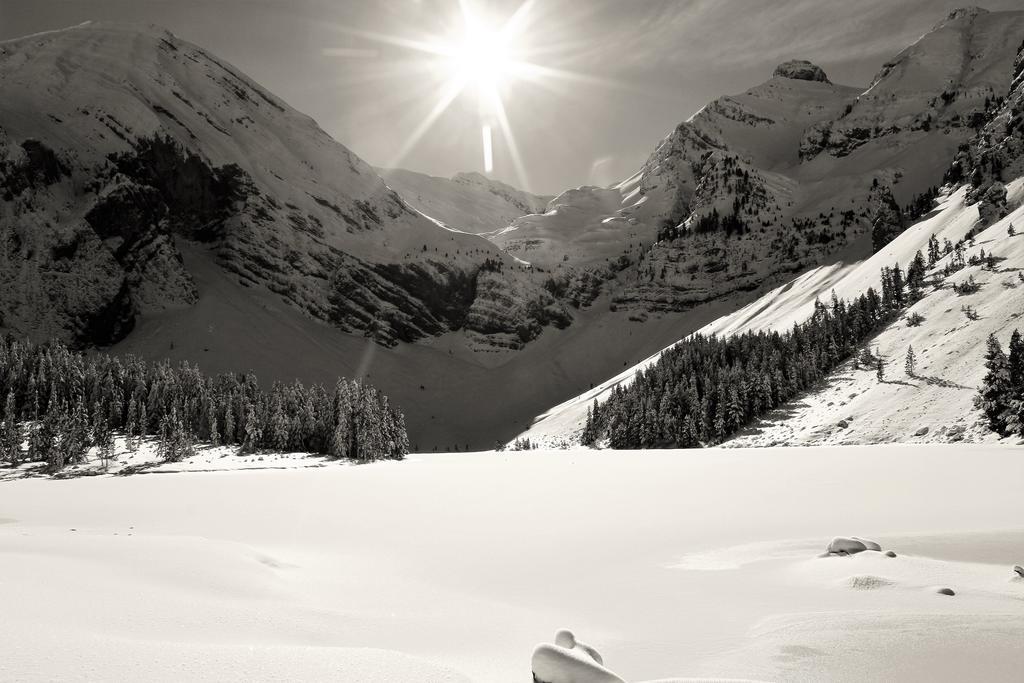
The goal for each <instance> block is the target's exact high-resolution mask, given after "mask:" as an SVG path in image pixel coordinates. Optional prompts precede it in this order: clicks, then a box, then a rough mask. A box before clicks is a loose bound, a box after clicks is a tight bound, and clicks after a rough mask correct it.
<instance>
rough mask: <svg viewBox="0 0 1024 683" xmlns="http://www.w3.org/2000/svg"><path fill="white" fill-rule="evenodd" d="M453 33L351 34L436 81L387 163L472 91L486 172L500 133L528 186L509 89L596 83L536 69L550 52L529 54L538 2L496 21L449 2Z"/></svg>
mask: <svg viewBox="0 0 1024 683" xmlns="http://www.w3.org/2000/svg"><path fill="white" fill-rule="evenodd" d="M451 2H452V8H453V10H454V12H453V13H452V15H451V19H452V20H453V21H452V22H451V26H452V30H451V31H450V32H447V33H446V34H443V35H428V36H425V37H422V36H421V37H410V36H402V35H390V34H381V33H374V32H367V31H356V30H353V31H349V30H347V29H345V28H344V27H335V28H336V29H338V30H340V31H342V32H346V33H349V32H350V33H352V34H353V35H356V36H359V37H361V38H363V39H366V40H370V41H374V42H379V43H384V44H387V45H390V46H392V47H397V48H400V49H402V50H406V51H409V52H412V53H414V54H415V55H417V59H416V60H415V61H414V65H413V66H411V67H410V68H412V69H415V70H416V71H417V72H421V67H424V66H426V67H428V68H429V70H430V71H432V72H433V73H434V75H435V76H436V77H437V83H436V86H435V87H434V88H433V91H434V92H435V93H436V102H435V103H434V105H433V107H432V108H431V109H430V111H429V112H428V113H427V114H426V116H424V118H423V119H422V120H421V121H420V122H419V124H418V125H417V127H416V128H415V130H413V132H412V133H411V134H410V135H409V137H408V138H407V139H406V140H405V141H404V143H403V144H402V146H401V148H400V149H399V151H398V154H397V155H396V156H395V158H394V159H392V160H391V162H390V163H389V164H388V165H389V166H391V167H397V166H399V164H400V163H401V160H402V159H403V158H404V157H405V155H406V154H408V152H409V151H410V150H412V148H413V147H415V146H416V145H417V144H418V143H419V141H420V140H422V139H423V137H424V136H425V135H427V133H428V132H429V131H430V129H431V128H432V127H433V125H434V124H435V123H436V122H437V120H438V119H439V118H440V117H441V116H442V115H443V114H444V113H445V112H446V111H447V110H448V109H449V108H450V107H451V105H452V103H454V102H455V101H456V99H457V98H459V96H460V95H463V94H464V93H466V92H473V91H475V93H476V95H477V98H478V101H479V124H478V125H479V127H478V128H477V130H478V131H479V133H480V135H481V137H480V138H478V139H480V140H481V143H482V144H481V151H482V157H483V168H484V171H485V172H487V173H490V172H491V171H492V170H493V169H494V151H495V148H494V144H493V140H492V131H496V132H498V133H500V134H501V136H502V138H503V140H504V143H505V144H504V148H503V149H504V150H505V151H507V153H508V155H509V160H510V161H511V162H512V166H513V167H514V169H515V172H516V175H517V176H518V179H519V183H520V186H522V187H528V186H529V179H528V178H527V175H526V169H525V167H524V165H523V160H522V157H521V155H520V153H519V147H518V145H517V144H516V140H515V135H514V133H513V130H512V124H511V122H510V121H509V117H508V114H507V112H506V108H505V102H504V98H505V97H507V96H508V94H509V89H510V87H511V86H512V85H514V84H518V83H519V82H529V83H532V84H535V85H544V86H545V87H548V88H550V83H549V82H550V81H570V82H574V83H584V84H585V83H591V84H593V83H596V82H598V79H596V78H594V77H592V76H588V75H583V74H578V73H574V72H571V71H565V70H563V69H559V68H553V67H551V66H545V65H541V64H538V63H537V62H536V61H535V59H534V57H535V56H537V55H538V54H541V53H545V52H546V53H550V49H548V50H542V51H539V52H538V51H537V50H536V49H535V48H534V49H531V48H530V44H531V43H532V42H533V41H532V40H530V39H529V38H530V37H531V36H532V35H533V34H534V33H535V32H536V29H537V27H538V26H539V24H538V23H537V17H535V15H534V12H533V10H534V7H535V5H536V4H538V3H540V2H542V0H523V1H522V2H521V4H519V5H518V8H517V9H516V10H515V11H514V12H513V13H512V14H511V15H510V16H507V17H502V18H497V17H494V16H492V15H487V14H484V13H482V12H479V11H478V8H477V6H476V2H475V0H451Z"/></svg>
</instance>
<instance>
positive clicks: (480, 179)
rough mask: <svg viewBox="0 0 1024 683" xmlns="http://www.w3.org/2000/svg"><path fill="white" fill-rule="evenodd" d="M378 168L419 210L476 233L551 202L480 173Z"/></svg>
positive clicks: (495, 228)
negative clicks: (435, 173)
mask: <svg viewBox="0 0 1024 683" xmlns="http://www.w3.org/2000/svg"><path fill="white" fill-rule="evenodd" d="M377 170H378V172H379V173H380V175H381V177H383V178H384V180H385V181H386V182H387V184H388V185H389V186H390V187H391V189H393V190H394V191H395V192H397V193H398V194H400V195H401V196H402V199H404V200H405V201H406V202H408V203H409V205H410V206H411V207H413V208H414V209H416V210H417V211H420V212H421V213H425V214H426V215H428V216H430V217H431V218H433V219H435V220H438V221H441V222H442V223H444V224H445V225H446V226H447V227H449V228H451V229H453V230H461V231H463V232H470V233H473V234H475V235H479V234H483V233H490V232H496V231H499V230H503V229H504V228H505V227H506V226H508V225H509V224H510V223H511V222H512V221H514V220H515V219H517V218H519V217H520V216H525V215H527V214H533V213H543V212H544V207H545V206H547V203H548V202H549V201H551V197H539V196H537V195H533V194H530V193H529V192H524V191H523V190H517V189H516V188H514V187H512V186H511V185H506V184H505V183H502V182H499V181H497V180H493V179H491V178H488V177H486V176H483V175H480V174H479V173H457V174H456V175H454V176H452V177H451V178H437V177H435V176H429V175H426V174H423V173H416V172H415V171H407V170H404V169H398V168H396V169H377Z"/></svg>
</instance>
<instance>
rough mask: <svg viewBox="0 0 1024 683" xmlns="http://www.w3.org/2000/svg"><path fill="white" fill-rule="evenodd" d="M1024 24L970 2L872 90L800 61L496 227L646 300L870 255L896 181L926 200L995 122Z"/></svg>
mask: <svg viewBox="0 0 1024 683" xmlns="http://www.w3.org/2000/svg"><path fill="white" fill-rule="evenodd" d="M1022 39H1024V12H994V13H990V12H986V11H984V10H979V9H969V10H958V11H955V12H953V13H951V14H950V15H949V16H948V17H947V18H946V19H945V20H944V21H943V22H941V23H940V24H939V25H937V26H936V27H935V28H934V30H933V31H931V32H929V33H928V34H926V35H925V36H923V37H922V38H921V39H920V40H918V41H917V42H916V43H915V44H914V45H912V46H911V47H909V48H907V49H906V50H904V51H902V52H901V53H900V54H899V55H897V56H896V57H895V58H893V59H892V60H890V61H889V62H887V63H886V64H885V65H884V66H883V68H882V69H881V70H880V71H879V73H878V75H877V76H876V77H875V79H874V81H873V83H872V85H871V86H870V87H869V88H868V89H866V90H865V89H861V88H851V87H846V86H840V85H835V84H833V83H831V82H830V80H829V79H828V76H827V75H826V74H825V73H824V71H823V70H821V69H820V68H819V67H816V66H815V65H814V64H812V63H810V62H807V61H804V60H793V61H789V62H785V63H783V64H780V65H779V67H778V68H777V69H776V70H775V72H774V75H773V77H772V78H771V79H770V80H769V81H767V82H765V83H764V84H762V85H760V86H756V87H754V88H752V89H750V90H748V91H747V92H745V93H742V94H740V95H735V96H726V97H722V98H719V99H718V100H716V101H714V102H712V103H710V104H709V105H707V106H706V107H704V108H703V109H702V110H701V111H699V112H698V113H697V114H695V115H694V116H692V117H691V118H690V119H689V120H688V121H686V122H684V123H682V124H680V125H679V126H678V127H677V128H676V129H675V130H674V131H673V132H672V133H671V134H669V135H668V136H667V137H666V138H665V139H664V140H663V141H662V143H661V144H660V145H659V146H658V148H657V149H656V150H655V152H654V153H653V154H652V155H651V157H650V158H649V159H648V161H647V162H646V163H645V164H644V166H643V167H642V168H641V169H640V171H639V172H638V173H637V174H635V175H634V176H633V177H632V178H629V179H627V180H625V181H623V182H622V183H620V184H619V185H617V186H615V187H612V188H607V189H604V188H579V189H578V190H572V191H570V192H567V193H564V194H563V195H561V196H560V197H558V198H556V199H555V200H554V201H553V202H552V204H551V205H550V206H549V211H548V212H547V213H546V214H544V215H541V216H525V217H522V218H520V219H517V220H516V221H515V222H514V223H513V224H512V225H511V226H509V228H507V229H506V230H504V231H503V232H501V233H499V234H498V235H496V236H494V238H493V239H494V241H495V242H496V243H497V244H499V245H500V246H502V247H503V248H505V249H506V250H507V251H509V253H511V254H514V255H516V256H518V257H520V258H522V259H524V260H527V261H530V262H532V263H534V264H538V265H540V266H542V267H545V268H549V269H551V270H552V271H553V272H555V273H557V274H560V276H561V277H562V278H564V279H565V280H567V281H572V280H574V279H578V278H579V273H581V272H585V273H589V274H591V275H592V276H593V277H596V278H598V279H601V280H602V281H606V283H607V284H605V285H604V286H605V287H607V288H609V289H610V290H611V291H612V292H613V297H614V300H615V302H616V304H617V305H619V306H623V307H626V308H629V309H635V310H637V311H638V312H639V314H641V315H642V314H644V313H649V312H651V311H659V310H685V309H686V308H688V307H690V306H693V305H695V304H696V303H700V302H704V301H709V300H713V299H715V298H717V297H720V296H722V295H724V294H728V293H729V292H734V291H741V290H747V289H755V288H758V287H761V286H763V285H764V284H765V283H766V282H773V281H779V280H781V279H784V278H786V277H787V276H788V274H791V273H795V272H799V271H801V270H803V269H806V268H808V267H812V266H814V265H817V264H819V263H824V262H827V261H828V260H829V259H833V258H836V257H839V256H841V257H843V258H851V257H854V258H855V257H862V256H865V255H867V254H870V253H871V252H872V251H873V250H874V249H877V248H878V246H879V245H881V244H884V243H885V241H886V240H887V239H891V237H892V232H893V230H895V229H898V227H899V226H898V223H899V221H896V222H894V221H893V220H891V217H890V218H885V217H883V218H882V219H879V212H880V211H882V212H883V213H884V212H885V210H886V209H887V207H888V205H889V204H890V202H888V201H885V202H883V201H882V199H883V198H885V197H886V194H888V195H889V197H891V199H892V202H893V203H895V204H896V205H897V206H900V207H908V208H909V207H910V206H911V205H915V204H916V205H922V204H924V203H927V202H926V200H927V198H928V196H929V195H930V194H931V193H933V192H934V189H933V188H934V187H936V186H938V185H940V184H941V183H942V182H943V175H944V172H945V171H946V170H947V168H948V167H949V164H950V161H951V160H952V159H953V157H954V156H955V155H956V154H957V150H958V149H959V148H961V146H963V145H966V144H967V143H968V141H969V140H970V139H971V138H972V137H973V136H974V135H975V133H976V132H977V131H978V130H979V129H980V127H981V126H983V125H984V124H985V122H986V120H987V112H988V110H990V109H991V108H992V106H993V103H995V102H996V101H997V100H998V98H999V97H1000V96H1001V94H1002V93H1005V92H1006V90H1007V86H1008V85H1009V83H1010V75H1011V71H1012V69H1011V66H1012V64H1013V62H1014V59H1015V57H1016V48H1017V45H1019V44H1020V41H1021V40H1022ZM1011 118H1012V117H1011ZM875 226H881V231H882V232H881V234H879V235H877V236H876V235H874V234H873V233H874V230H875Z"/></svg>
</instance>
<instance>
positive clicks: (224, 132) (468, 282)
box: [0, 23, 571, 347]
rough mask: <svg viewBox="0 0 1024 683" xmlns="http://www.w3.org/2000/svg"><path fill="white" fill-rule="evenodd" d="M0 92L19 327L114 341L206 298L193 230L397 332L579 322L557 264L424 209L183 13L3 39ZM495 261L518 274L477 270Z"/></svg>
mask: <svg viewBox="0 0 1024 683" xmlns="http://www.w3.org/2000/svg"><path fill="white" fill-rule="evenodd" d="M68 74H70V75H71V77H69V76H68ZM0 90H2V92H3V93H4V96H3V98H2V102H0V259H3V272H2V273H0V285H2V286H3V290H4V291H3V292H0V314H2V316H3V317H2V320H0V325H2V327H4V328H5V329H6V330H10V331H13V332H15V333H18V334H25V335H30V336H36V337H49V336H55V337H59V338H61V339H63V340H65V341H68V342H71V343H74V344H79V345H89V344H105V343H110V342H112V341H116V340H118V339H119V338H121V337H123V336H124V335H125V334H126V333H127V332H128V331H129V330H130V329H131V327H132V324H133V321H134V319H135V317H136V316H137V315H138V314H140V313H141V314H146V313H150V312H154V311H158V310H161V309H165V308H169V307H179V306H190V305H192V304H194V303H195V302H196V301H197V299H198V297H199V296H200V295H201V293H200V292H199V291H198V290H197V288H196V285H195V283H194V281H193V277H192V274H191V273H190V270H189V266H188V265H187V264H186V263H185V262H184V261H183V258H182V256H181V254H180V253H179V251H178V248H177V244H178V243H179V242H180V241H182V240H187V241H189V242H190V243H193V244H196V245H199V246H201V247H202V249H200V250H199V251H197V252H196V253H198V254H200V256H199V257H201V258H209V259H210V260H213V261H215V262H216V264H217V265H219V266H220V267H221V268H223V269H224V270H225V271H227V272H229V273H231V274H233V275H234V276H235V277H236V278H237V280H238V281H239V282H240V283H241V284H243V285H245V286H249V287H259V288H266V289H269V290H270V291H272V292H274V293H275V294H276V295H278V296H279V297H280V298H281V299H283V300H284V301H286V302H288V303H289V304H291V305H292V306H294V307H296V308H298V309H300V310H302V311H304V312H305V313H307V314H308V315H311V316H313V317H315V318H318V319H320V320H324V321H328V322H333V323H334V324H336V325H337V326H339V327H341V328H342V329H345V330H349V331H352V332H357V333H362V334H366V335H368V336H372V337H373V338H375V339H376V340H378V341H379V342H381V343H383V344H388V345H391V344H395V343H397V342H399V341H414V340H417V339H420V338H423V337H425V336H430V335H437V334H441V333H444V332H448V331H450V330H455V329H466V330H467V331H468V332H469V333H470V334H471V335H473V336H474V340H475V342H476V343H477V344H480V345H483V346H488V345H494V346H499V347H508V346H516V345H518V346H521V345H523V344H524V343H526V342H527V341H529V340H530V339H533V338H534V337H536V336H537V335H538V334H539V333H540V331H541V330H542V329H543V327H544V326H545V325H547V324H551V323H554V322H556V321H557V322H558V324H568V321H570V320H571V315H570V314H569V312H568V308H569V307H568V305H567V304H562V303H560V302H557V301H554V300H553V298H552V297H551V295H550V293H549V292H548V291H547V290H545V289H544V287H543V279H542V277H541V276H540V275H538V274H536V273H532V272H530V271H529V270H528V269H526V268H524V267H522V266H521V264H516V262H515V261H514V259H512V258H511V257H509V256H507V255H505V254H502V253H501V252H500V251H498V250H497V249H496V248H495V247H494V246H493V245H491V244H490V243H488V242H487V241H486V240H484V239H482V238H479V237H476V236H473V235H467V234H463V233H459V232H454V231H449V230H445V229H444V228H442V227H440V226H438V225H437V224H435V223H434V222H433V221H431V220H429V219H428V218H425V217H424V216H422V215H421V214H420V213H418V212H416V211H415V210H413V209H412V208H411V207H409V206H408V205H407V204H406V203H405V202H404V201H403V200H402V198H401V197H399V196H398V195H397V194H396V193H395V192H394V191H392V190H391V189H390V188H389V187H387V185H386V184H385V183H384V182H383V180H381V178H380V177H379V176H378V175H377V174H376V173H375V172H374V171H373V169H371V168H370V167H369V166H368V165H367V164H365V163H364V162H363V161H362V160H360V159H359V158H358V157H356V156H355V155H353V154H352V153H351V152H350V151H349V150H347V149H346V148H344V147H343V146H341V145H340V144H338V143H337V142H335V141H334V140H332V139H331V138H330V137H329V136H327V135H326V134H325V133H324V132H323V131H321V130H320V129H319V128H318V127H317V126H316V124H315V123H314V122H313V121H312V120H311V119H309V118H308V117H306V116H303V115H302V114H300V113H298V112H296V111H294V110H292V109H291V108H289V107H288V106H287V105H286V104H284V103H283V102H281V101H280V100H278V99H277V98H275V97H274V96H273V95H271V94H269V93H267V92H266V91H265V90H263V89H262V88H260V87H259V86H258V85H256V84H255V83H253V82H252V81H251V80H249V79H248V78H246V77H245V76H244V75H242V74H240V73H239V72H238V71H237V70H236V69H234V68H233V67H231V66H229V65H227V64H225V63H223V62H221V61H219V60H218V59H216V58H215V57H213V56H212V55H210V54H208V53H206V52H204V51H202V50H200V49H199V48H197V47H195V46H193V45H190V44H188V43H186V42H184V41H181V40H179V39H178V38H176V37H175V36H173V35H172V34H170V33H168V32H166V31H163V30H161V29H158V28H154V27H137V26H123V25H117V24H103V23H101V24H86V25H82V26H79V27H75V28H72V29H67V30H64V31H55V32H51V33H47V34H41V35H39V36H33V37H31V38H28V39H23V40H20V41H12V42H7V43H3V44H0ZM459 182H461V183H465V184H469V183H474V182H477V179H475V178H472V177H469V176H467V177H466V178H462V179H460V180H459ZM495 187H496V188H497V189H498V191H500V192H505V193H506V194H507V195H508V196H507V197H506V198H505V200H504V201H507V202H513V203H515V202H517V201H521V202H523V203H525V202H526V199H524V197H525V195H524V196H522V197H521V196H518V195H515V191H514V190H513V189H512V188H507V189H506V188H498V187H497V186H495ZM515 210H519V209H515ZM190 253H191V252H190ZM485 268H492V269H494V270H496V271H499V272H501V273H502V275H503V278H504V281H503V282H502V283H500V285H492V286H488V287H478V281H479V280H481V276H480V274H481V272H482V271H483V270H485ZM487 277H489V276H485V277H484V278H483V279H487ZM499 301H500V303H499ZM510 303H511V304H514V305H509V304H510ZM471 311H477V312H478V313H477V314H475V315H470V313H471ZM483 311H487V314H486V315H483V314H482V313H481V312H483ZM475 325H476V326H479V329H478V328H475V327H474V326H475ZM491 330H501V332H498V333H493V334H494V337H493V342H492V336H491V335H492V332H491ZM509 330H511V331H512V332H509Z"/></svg>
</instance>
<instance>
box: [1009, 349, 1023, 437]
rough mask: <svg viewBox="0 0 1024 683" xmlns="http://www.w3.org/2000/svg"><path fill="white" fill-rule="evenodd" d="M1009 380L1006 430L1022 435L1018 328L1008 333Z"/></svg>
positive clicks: (1021, 386) (1020, 350)
mask: <svg viewBox="0 0 1024 683" xmlns="http://www.w3.org/2000/svg"><path fill="white" fill-rule="evenodd" d="M1007 374H1008V376H1009V381H1010V401H1009V406H1008V408H1009V410H1008V412H1007V418H1006V431H1007V432H1009V433H1010V434H1020V435H1022V436H1024V338H1022V337H1021V333H1020V331H1019V330H1014V331H1013V334H1012V335H1010V346H1009V349H1008V357H1007Z"/></svg>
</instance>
